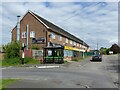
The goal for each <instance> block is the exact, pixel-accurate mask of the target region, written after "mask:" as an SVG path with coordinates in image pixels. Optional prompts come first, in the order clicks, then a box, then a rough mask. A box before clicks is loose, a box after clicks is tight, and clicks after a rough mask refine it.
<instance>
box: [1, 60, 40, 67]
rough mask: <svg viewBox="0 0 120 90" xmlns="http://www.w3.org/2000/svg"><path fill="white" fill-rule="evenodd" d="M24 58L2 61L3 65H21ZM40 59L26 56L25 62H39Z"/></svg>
mask: <svg viewBox="0 0 120 90" xmlns="http://www.w3.org/2000/svg"><path fill="white" fill-rule="evenodd" d="M21 62H22V59H20V58H10V59H4V60H2V62H0V65H1V66H19V65H22V64H21ZM39 63H40V62H39V60H36V59H32V58H25V59H24V64H39Z"/></svg>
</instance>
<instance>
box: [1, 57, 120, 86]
mask: <svg viewBox="0 0 120 90" xmlns="http://www.w3.org/2000/svg"><path fill="white" fill-rule="evenodd" d="M85 62H86V63H81V62H72V63H70V64H68V65H66V66H62V67H60V68H46V69H40V68H36V67H33V68H32V67H25V68H24V67H17V68H16V67H12V68H6V69H2V78H17V79H21V80H20V81H18V82H16V83H15V84H12V85H9V86H8V87H9V88H118V72H119V69H118V56H117V55H112V56H103V61H102V62H90V61H89V60H87V61H85Z"/></svg>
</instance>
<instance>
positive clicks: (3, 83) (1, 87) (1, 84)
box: [0, 79, 19, 90]
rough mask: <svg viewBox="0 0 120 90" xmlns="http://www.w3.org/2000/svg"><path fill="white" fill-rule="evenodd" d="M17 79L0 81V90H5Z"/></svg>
mask: <svg viewBox="0 0 120 90" xmlns="http://www.w3.org/2000/svg"><path fill="white" fill-rule="evenodd" d="M18 80H19V79H0V90H5V88H7V86H8V85H10V84H13V83H15V82H17V81H18Z"/></svg>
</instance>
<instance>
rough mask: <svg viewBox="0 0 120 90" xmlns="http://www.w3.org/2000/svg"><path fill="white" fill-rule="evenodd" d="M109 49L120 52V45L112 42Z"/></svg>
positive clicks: (115, 52) (114, 52)
mask: <svg viewBox="0 0 120 90" xmlns="http://www.w3.org/2000/svg"><path fill="white" fill-rule="evenodd" d="M110 51H113V54H117V53H120V47H119V46H118V45H117V44H113V45H112V46H111V47H110Z"/></svg>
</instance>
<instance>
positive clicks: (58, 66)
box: [36, 66, 60, 68]
mask: <svg viewBox="0 0 120 90" xmlns="http://www.w3.org/2000/svg"><path fill="white" fill-rule="evenodd" d="M36 67H37V68H58V67H60V66H36Z"/></svg>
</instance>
